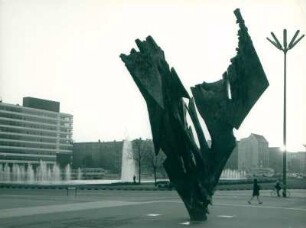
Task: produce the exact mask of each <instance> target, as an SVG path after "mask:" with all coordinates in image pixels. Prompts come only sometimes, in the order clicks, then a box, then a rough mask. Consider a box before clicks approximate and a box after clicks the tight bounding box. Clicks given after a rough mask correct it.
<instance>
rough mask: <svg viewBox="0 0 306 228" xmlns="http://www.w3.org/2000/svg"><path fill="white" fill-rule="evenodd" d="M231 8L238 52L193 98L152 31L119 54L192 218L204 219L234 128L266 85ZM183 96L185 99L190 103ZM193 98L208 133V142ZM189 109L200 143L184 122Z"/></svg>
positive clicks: (231, 145)
mask: <svg viewBox="0 0 306 228" xmlns="http://www.w3.org/2000/svg"><path fill="white" fill-rule="evenodd" d="M234 13H235V15H236V18H237V23H239V27H240V29H239V32H238V36H239V45H238V48H237V55H236V56H235V57H234V58H233V59H231V64H230V66H229V67H228V69H227V71H226V72H225V73H224V74H223V79H221V80H219V81H217V82H214V83H205V82H204V83H202V84H200V85H196V86H195V87H193V88H192V94H193V96H194V98H190V96H189V95H188V92H187V91H186V89H185V88H184V86H183V85H182V83H181V81H180V79H179V77H178V75H177V73H176V72H175V70H174V69H173V68H171V69H170V68H169V65H168V63H167V62H166V60H165V56H164V52H163V50H162V49H161V48H160V47H159V46H158V45H157V44H156V43H155V41H154V40H153V38H152V37H150V36H149V37H147V38H146V40H145V41H140V40H138V39H137V40H136V44H137V46H138V48H139V51H136V50H135V49H132V50H131V53H130V54H129V55H124V54H121V55H120V57H121V59H122V61H123V62H124V63H125V65H126V67H127V69H128V70H129V72H130V74H131V75H132V77H133V79H134V81H135V83H136V84H137V86H138V88H139V90H140V91H141V93H142V95H143V97H144V98H145V101H146V103H147V108H148V113H149V118H150V124H151V130H152V135H153V142H154V147H155V152H156V154H157V153H158V152H159V150H160V149H161V150H163V152H164V153H165V154H166V156H167V158H166V160H165V162H164V167H165V170H166V172H167V173H168V177H169V179H170V181H171V182H172V183H173V185H174V186H175V188H176V190H177V192H178V194H179V195H180V197H181V198H182V200H183V202H184V204H185V206H186V208H187V210H188V213H189V216H190V219H191V220H193V221H195V220H197V221H201V220H206V219H207V214H208V205H209V204H211V203H212V195H213V193H214V190H215V187H216V185H217V184H218V181H219V178H220V175H221V172H222V170H223V168H224V166H225V164H226V161H227V160H228V158H229V156H230V154H231V152H232V151H233V149H234V147H235V145H236V140H235V137H234V135H233V128H234V127H235V128H237V129H238V128H239V126H240V125H241V123H242V121H243V120H244V118H245V117H246V116H247V114H248V112H249V111H250V110H251V108H252V106H253V105H254V104H255V103H256V101H257V100H258V99H259V97H260V96H261V94H262V93H263V92H264V91H265V89H266V88H267V87H268V85H269V83H268V81H267V79H266V76H265V73H264V71H263V68H262V66H261V63H260V61H259V58H258V56H257V54H256V51H255V49H254V47H253V44H252V41H251V38H250V36H249V35H248V32H247V28H246V26H245V24H244V21H243V19H242V16H241V14H240V11H239V9H236V10H235V11H234ZM183 98H188V99H189V104H188V106H187V105H186V104H185V103H184V101H183ZM194 101H195V102H194ZM195 104H196V106H197V108H198V110H199V113H200V115H201V116H202V118H203V119H204V121H205V123H206V125H207V128H208V131H209V133H210V136H211V140H212V145H211V147H209V146H208V144H207V141H206V139H205V136H204V134H203V131H202V128H201V126H200V122H199V120H198V117H197V114H196V107H195ZM187 111H188V113H189V115H190V117H191V120H192V123H193V125H194V128H195V130H196V134H197V138H198V141H199V144H200V148H199V147H198V146H197V144H196V142H195V139H194V136H193V134H192V131H191V127H190V126H188V124H187V121H186V112H187Z"/></svg>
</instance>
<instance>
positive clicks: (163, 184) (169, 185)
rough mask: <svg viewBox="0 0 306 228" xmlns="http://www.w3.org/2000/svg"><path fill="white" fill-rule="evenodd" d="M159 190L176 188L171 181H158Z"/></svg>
mask: <svg viewBox="0 0 306 228" xmlns="http://www.w3.org/2000/svg"><path fill="white" fill-rule="evenodd" d="M156 186H157V188H161V189H168V190H172V189H173V188H174V186H173V184H172V183H171V182H170V181H166V180H165V181H157V182H156Z"/></svg>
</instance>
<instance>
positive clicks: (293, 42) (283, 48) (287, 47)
mask: <svg viewBox="0 0 306 228" xmlns="http://www.w3.org/2000/svg"><path fill="white" fill-rule="evenodd" d="M299 32H300V30H297V31H296V32H295V34H294V36H293V37H292V39H291V41H290V43H289V45H287V30H286V29H284V31H283V45H281V43H280V42H279V41H278V39H277V38H276V36H275V35H274V33H273V32H271V35H272V37H273V40H271V39H269V38H268V37H267V40H268V41H270V43H271V44H273V45H274V46H275V47H276V48H277V49H279V50H281V51H283V53H284V122H283V145H284V152H283V185H284V189H283V197H286V196H287V194H286V190H287V184H286V182H287V180H286V153H287V148H286V143H287V142H286V140H287V139H286V125H287V123H286V119H287V118H286V90H287V89H286V86H287V82H286V70H287V52H288V51H289V50H290V49H292V48H293V47H294V46H295V45H296V44H297V43H298V42H300V40H301V39H302V38H303V37H304V36H305V35H302V36H301V37H299V38H298V39H296V38H297V36H298V35H299Z"/></svg>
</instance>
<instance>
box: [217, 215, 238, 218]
mask: <svg viewBox="0 0 306 228" xmlns="http://www.w3.org/2000/svg"><path fill="white" fill-rule="evenodd" d="M217 217H219V218H234V217H235V215H217Z"/></svg>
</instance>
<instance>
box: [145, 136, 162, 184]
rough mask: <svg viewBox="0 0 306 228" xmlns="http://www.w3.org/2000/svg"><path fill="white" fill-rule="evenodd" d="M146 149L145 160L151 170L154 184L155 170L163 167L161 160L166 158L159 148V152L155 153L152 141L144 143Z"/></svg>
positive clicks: (155, 178)
mask: <svg viewBox="0 0 306 228" xmlns="http://www.w3.org/2000/svg"><path fill="white" fill-rule="evenodd" d="M146 150H147V152H146V153H145V160H146V163H147V165H148V166H149V168H150V169H151V170H152V172H153V175H154V184H155V186H156V180H157V172H158V171H159V170H161V169H163V162H164V160H165V159H166V155H165V154H164V152H163V151H162V150H160V151H159V153H158V154H157V155H156V154H155V151H154V147H153V142H152V141H150V143H147V144H146Z"/></svg>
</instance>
